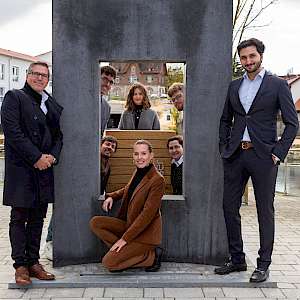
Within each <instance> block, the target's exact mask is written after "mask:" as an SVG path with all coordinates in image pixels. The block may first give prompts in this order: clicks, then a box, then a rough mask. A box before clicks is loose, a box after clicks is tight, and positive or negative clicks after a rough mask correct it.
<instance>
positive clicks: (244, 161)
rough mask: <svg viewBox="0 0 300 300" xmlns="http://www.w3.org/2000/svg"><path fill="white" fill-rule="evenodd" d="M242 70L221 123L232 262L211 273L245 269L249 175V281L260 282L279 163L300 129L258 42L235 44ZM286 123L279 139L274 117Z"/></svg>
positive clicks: (267, 256) (267, 251) (284, 89)
mask: <svg viewBox="0 0 300 300" xmlns="http://www.w3.org/2000/svg"><path fill="white" fill-rule="evenodd" d="M237 49H238V53H239V57H240V62H241V64H242V66H243V68H244V69H245V71H246V72H245V74H244V76H243V77H242V78H240V79H237V80H235V81H232V82H231V84H230V85H229V88H228V93H227V98H226V101H225V105H224V110H223V114H222V117H221V120H220V153H221V156H222V158H223V166H224V195H223V210H224V217H225V223H226V229H227V237H228V245H229V253H230V259H229V260H228V262H226V263H225V265H224V266H222V267H220V268H216V269H215V273H216V274H220V275H223V274H228V273H231V272H235V271H245V270H246V269H247V265H246V262H245V253H244V252H243V240H242V234H241V217H240V213H239V209H240V207H241V203H242V195H243V193H244V190H245V186H246V184H247V182H248V179H249V177H251V180H252V183H253V189H254V194H255V200H256V206H257V215H258V224H259V232H260V249H259V251H258V255H259V257H258V258H257V268H256V269H255V271H254V272H253V274H252V276H251V278H250V281H251V282H262V281H265V280H266V279H267V278H268V276H269V265H270V264H271V255H272V251H273V243H274V206H273V202H274V194H275V183H276V177H277V170H278V164H279V162H280V161H284V158H285V157H286V155H287V153H288V150H289V148H290V146H291V145H292V143H293V140H294V138H295V136H296V134H297V131H298V126H299V123H298V118H297V113H296V110H295V105H294V102H293V99H292V96H291V92H290V90H289V87H288V85H287V83H286V81H285V80H282V79H280V78H278V77H276V76H273V75H271V74H270V73H268V72H266V71H265V69H264V68H263V67H262V65H261V64H262V59H263V53H264V49H265V46H264V44H263V43H262V42H261V41H259V40H257V39H254V38H252V39H249V40H246V41H243V42H241V43H240V44H239V46H238V48H237ZM279 111H280V112H281V116H282V120H283V122H284V124H285V129H284V132H283V134H282V136H281V138H280V139H279V140H278V138H277V130H276V121H277V114H278V112H279Z"/></svg>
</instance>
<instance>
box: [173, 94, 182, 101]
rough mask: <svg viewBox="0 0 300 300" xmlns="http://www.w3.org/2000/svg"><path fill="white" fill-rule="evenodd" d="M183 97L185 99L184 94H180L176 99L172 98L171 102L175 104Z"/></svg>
mask: <svg viewBox="0 0 300 300" xmlns="http://www.w3.org/2000/svg"><path fill="white" fill-rule="evenodd" d="M182 97H183V94H178V95H176V96H175V97H172V98H171V100H172V102H174V103H175V102H177V101H179V100H181V98H182Z"/></svg>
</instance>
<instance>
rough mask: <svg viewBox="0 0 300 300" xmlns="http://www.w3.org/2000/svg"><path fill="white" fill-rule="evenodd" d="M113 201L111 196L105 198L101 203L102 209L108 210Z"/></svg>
mask: <svg viewBox="0 0 300 300" xmlns="http://www.w3.org/2000/svg"><path fill="white" fill-rule="evenodd" d="M113 202H114V200H113V198H112V197H108V198H106V199H105V200H104V202H103V204H102V209H103V210H104V211H106V212H108V211H109V210H111V208H112V205H113Z"/></svg>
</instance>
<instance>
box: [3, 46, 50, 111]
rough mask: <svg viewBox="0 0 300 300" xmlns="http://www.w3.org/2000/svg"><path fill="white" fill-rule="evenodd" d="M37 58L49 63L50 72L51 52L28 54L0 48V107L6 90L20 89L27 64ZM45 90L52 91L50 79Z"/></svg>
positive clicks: (23, 81) (24, 78)
mask: <svg viewBox="0 0 300 300" xmlns="http://www.w3.org/2000/svg"><path fill="white" fill-rule="evenodd" d="M38 60H41V61H45V62H47V63H49V65H50V73H51V70H52V52H47V53H44V54H41V55H39V56H30V55H27V54H22V53H18V52H14V51H10V50H6V49H2V48H0V107H1V105H2V101H3V98H4V95H5V93H6V92H7V91H9V90H11V89H21V88H22V87H23V86H24V83H25V81H26V74H27V69H28V67H29V65H30V64H31V63H32V62H35V61H38ZM50 79H51V78H50ZM46 90H47V91H48V92H49V93H52V81H51V80H50V81H49V84H48V86H47V88H46Z"/></svg>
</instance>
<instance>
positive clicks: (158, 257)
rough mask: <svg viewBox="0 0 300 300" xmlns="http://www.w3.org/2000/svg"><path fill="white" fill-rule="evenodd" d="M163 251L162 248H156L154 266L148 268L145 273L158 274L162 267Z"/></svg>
mask: <svg viewBox="0 0 300 300" xmlns="http://www.w3.org/2000/svg"><path fill="white" fill-rule="evenodd" d="M163 252H164V251H163V249H162V248H160V247H156V248H155V258H154V262H153V265H152V266H150V267H146V268H145V271H146V272H157V271H158V270H159V269H160V266H161V257H162V255H163Z"/></svg>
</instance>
